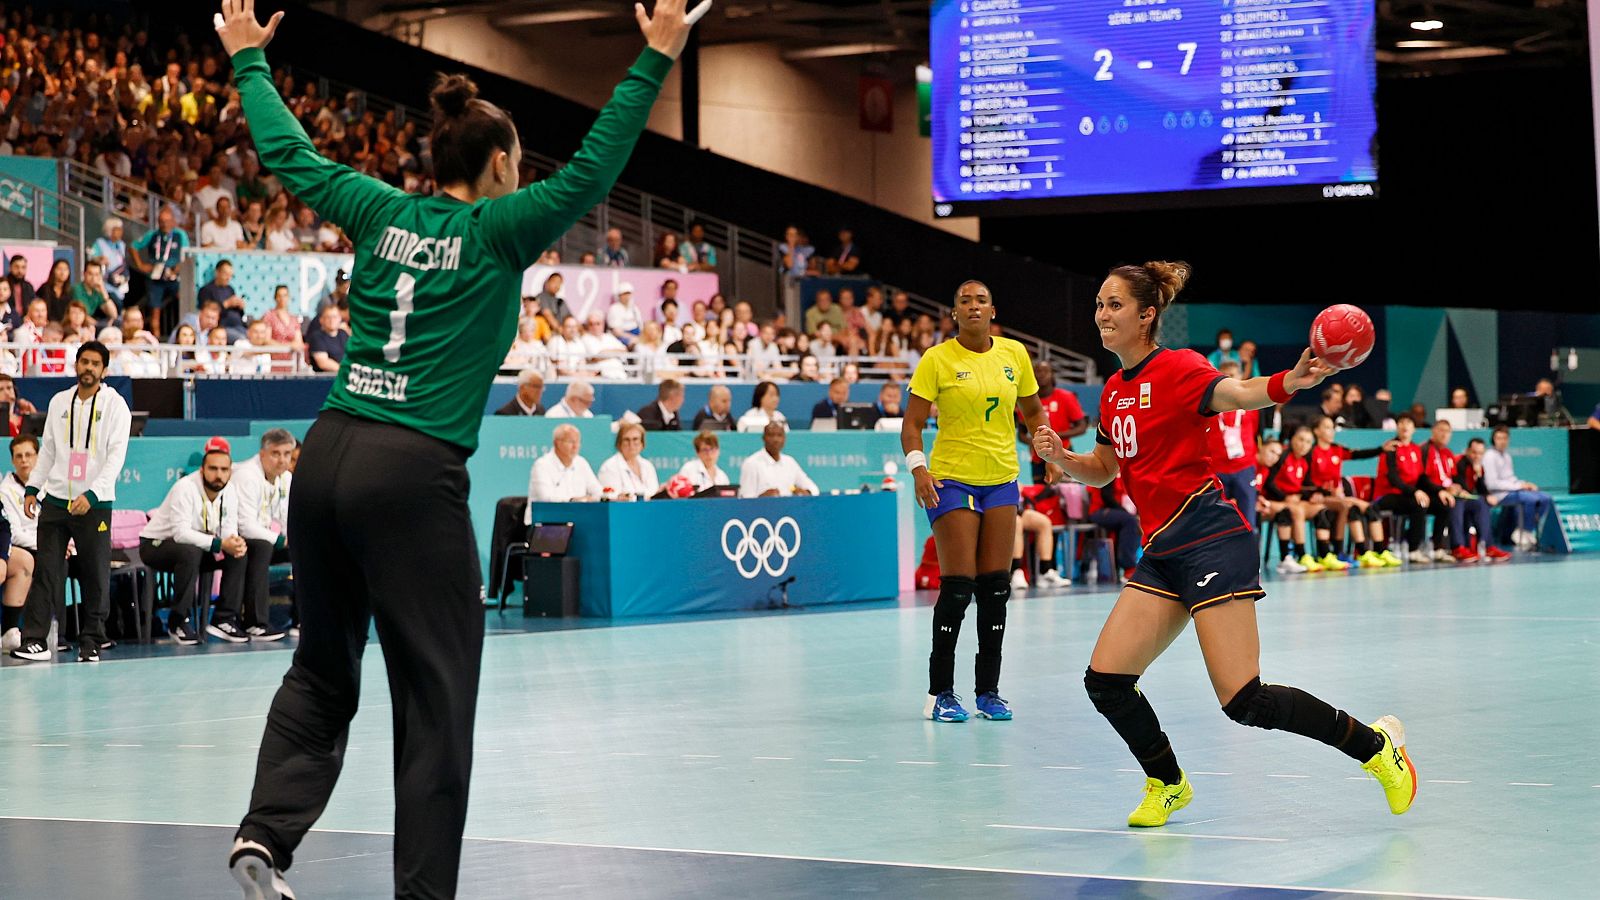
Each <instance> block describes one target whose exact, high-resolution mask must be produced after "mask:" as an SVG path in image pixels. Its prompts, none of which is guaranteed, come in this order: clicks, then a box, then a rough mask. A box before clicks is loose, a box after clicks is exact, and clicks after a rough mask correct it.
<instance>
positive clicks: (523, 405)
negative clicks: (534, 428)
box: [494, 369, 545, 416]
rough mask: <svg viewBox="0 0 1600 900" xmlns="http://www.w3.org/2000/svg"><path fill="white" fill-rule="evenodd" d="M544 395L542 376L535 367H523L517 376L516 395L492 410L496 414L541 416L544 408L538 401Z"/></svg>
mask: <svg viewBox="0 0 1600 900" xmlns="http://www.w3.org/2000/svg"><path fill="white" fill-rule="evenodd" d="M543 396H544V376H543V375H540V374H539V372H538V370H536V369H523V370H522V374H521V375H518V376H517V395H516V396H515V397H512V398H511V399H510V401H508V402H507V403H506V405H505V406H502V407H500V408H499V409H497V410H495V411H494V414H495V415H497V416H542V415H544V414H545V409H544V407H543V406H542V405H540V403H539V399H540V398H541V397H543Z"/></svg>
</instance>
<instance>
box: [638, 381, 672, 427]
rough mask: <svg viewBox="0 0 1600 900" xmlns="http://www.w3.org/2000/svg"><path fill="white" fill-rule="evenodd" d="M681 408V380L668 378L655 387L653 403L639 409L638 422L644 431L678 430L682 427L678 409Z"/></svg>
mask: <svg viewBox="0 0 1600 900" xmlns="http://www.w3.org/2000/svg"><path fill="white" fill-rule="evenodd" d="M682 408H683V382H681V381H678V380H677V379H675V378H668V379H667V380H665V381H663V382H661V386H660V387H658V388H656V399H655V402H654V403H650V404H647V405H646V406H645V407H644V408H642V409H640V410H639V412H638V413H637V415H638V416H639V424H640V425H643V426H644V428H645V430H646V431H678V430H680V429H682V428H683V424H682V422H681V421H680V420H679V418H678V410H680V409H682Z"/></svg>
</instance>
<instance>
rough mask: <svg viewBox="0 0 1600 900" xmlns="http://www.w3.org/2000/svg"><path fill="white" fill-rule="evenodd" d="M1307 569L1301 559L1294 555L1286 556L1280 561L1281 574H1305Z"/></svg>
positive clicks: (1279, 570) (1279, 569)
mask: <svg viewBox="0 0 1600 900" xmlns="http://www.w3.org/2000/svg"><path fill="white" fill-rule="evenodd" d="M1305 570H1306V567H1305V566H1302V565H1300V561H1299V560H1297V559H1295V558H1294V557H1292V556H1285V557H1284V558H1283V560H1282V561H1280V562H1279V563H1278V574H1279V575H1300V574H1303V573H1304V572H1305Z"/></svg>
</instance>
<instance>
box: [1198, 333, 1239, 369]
mask: <svg viewBox="0 0 1600 900" xmlns="http://www.w3.org/2000/svg"><path fill="white" fill-rule="evenodd" d="M1206 361H1207V362H1209V363H1211V368H1213V369H1221V368H1222V364H1223V363H1225V362H1231V363H1234V364H1236V365H1238V364H1239V351H1238V350H1235V349H1233V332H1232V331H1229V330H1228V329H1226V328H1224V329H1222V330H1221V331H1218V332H1217V349H1215V350H1213V351H1211V355H1210V356H1207V357H1206ZM1240 370H1241V371H1243V367H1242V366H1241V369H1240Z"/></svg>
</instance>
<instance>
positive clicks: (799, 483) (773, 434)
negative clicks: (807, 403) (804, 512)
mask: <svg viewBox="0 0 1600 900" xmlns="http://www.w3.org/2000/svg"><path fill="white" fill-rule="evenodd" d="M788 439H789V429H788V428H787V427H786V426H785V425H784V424H783V423H782V422H768V423H767V427H766V428H765V429H764V430H762V432H761V442H762V443H763V444H764V445H766V451H765V452H764V453H752V454H750V455H749V456H748V457H747V458H746V459H745V461H744V465H742V466H740V467H739V496H741V497H786V496H788V495H790V494H810V495H811V496H813V497H815V496H817V495H818V494H820V493H822V492H821V491H820V490H818V489H817V483H816V482H815V481H812V480H811V478H810V476H808V475H806V473H805V472H804V471H802V470H801V469H800V464H799V463H797V462H795V461H794V457H792V456H785V455H784V452H783V445H784V444H785V443H786V442H787V441H788Z"/></svg>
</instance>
